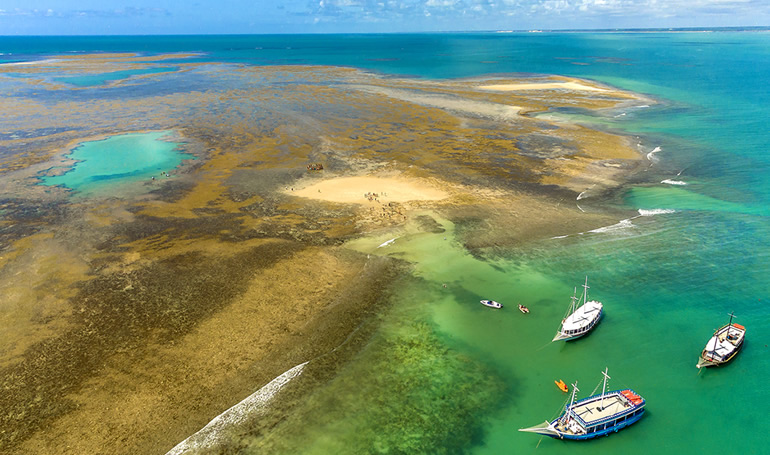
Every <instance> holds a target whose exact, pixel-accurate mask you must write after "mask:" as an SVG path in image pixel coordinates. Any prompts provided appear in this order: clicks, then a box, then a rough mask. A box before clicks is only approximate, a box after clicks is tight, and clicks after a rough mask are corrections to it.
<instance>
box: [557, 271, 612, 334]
mask: <svg viewBox="0 0 770 455" xmlns="http://www.w3.org/2000/svg"><path fill="white" fill-rule="evenodd" d="M576 294H577V289H576V290H575V293H574V294H573V295H572V303H571V304H570V306H569V309H568V310H567V315H566V316H565V317H564V319H562V320H561V327H560V328H559V331H558V332H556V336H554V337H553V341H559V340H574V339H575V338H580V337H582V336H583V335H585V334H586V333H588V332H590V331H591V329H593V328H594V326H595V325H596V323H597V322H599V319H601V317H602V311H603V310H604V306H603V305H602V303H601V302H597V301H596V300H588V277H586V282H585V284H584V285H583V295H582V296H580V298H578V297H577V295H576Z"/></svg>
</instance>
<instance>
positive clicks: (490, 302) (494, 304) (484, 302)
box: [481, 300, 503, 308]
mask: <svg viewBox="0 0 770 455" xmlns="http://www.w3.org/2000/svg"><path fill="white" fill-rule="evenodd" d="M481 304H482V305H486V306H488V307H490V308H502V307H503V304H502V303H498V302H495V301H494V300H482V301H481Z"/></svg>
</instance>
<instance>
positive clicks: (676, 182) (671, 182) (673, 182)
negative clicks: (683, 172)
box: [660, 179, 687, 185]
mask: <svg viewBox="0 0 770 455" xmlns="http://www.w3.org/2000/svg"><path fill="white" fill-rule="evenodd" d="M660 183H665V184H667V185H687V182H683V181H681V180H671V179H665V180H661V181H660Z"/></svg>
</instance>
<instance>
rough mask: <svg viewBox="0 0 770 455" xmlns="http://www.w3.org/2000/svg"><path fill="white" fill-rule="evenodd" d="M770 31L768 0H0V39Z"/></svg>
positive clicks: (769, 0) (769, 2) (769, 6)
mask: <svg viewBox="0 0 770 455" xmlns="http://www.w3.org/2000/svg"><path fill="white" fill-rule="evenodd" d="M730 26H770V0H212V1H200V0H198V1H196V0H188V1H179V0H122V1H121V0H117V1H116V0H0V35H137V34H138V35H147V34H232V33H238V34H241V33H242V34H263V33H388V32H432V31H486V30H531V29H540V30H563V29H613V28H669V27H730Z"/></svg>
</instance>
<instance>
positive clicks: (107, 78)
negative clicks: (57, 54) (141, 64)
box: [54, 67, 179, 87]
mask: <svg viewBox="0 0 770 455" xmlns="http://www.w3.org/2000/svg"><path fill="white" fill-rule="evenodd" d="M178 69H179V68H173V67H159V68H142V69H134V70H124V71H111V72H109V73H99V74H89V75H87V76H69V77H57V78H55V79H54V80H56V81H59V82H64V83H67V84H70V85H74V86H76V87H93V86H97V85H104V84H106V83H108V82H113V81H119V80H123V79H128V78H129V77H134V76H140V75H143V74H158V73H170V72H174V71H177V70H178Z"/></svg>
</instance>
